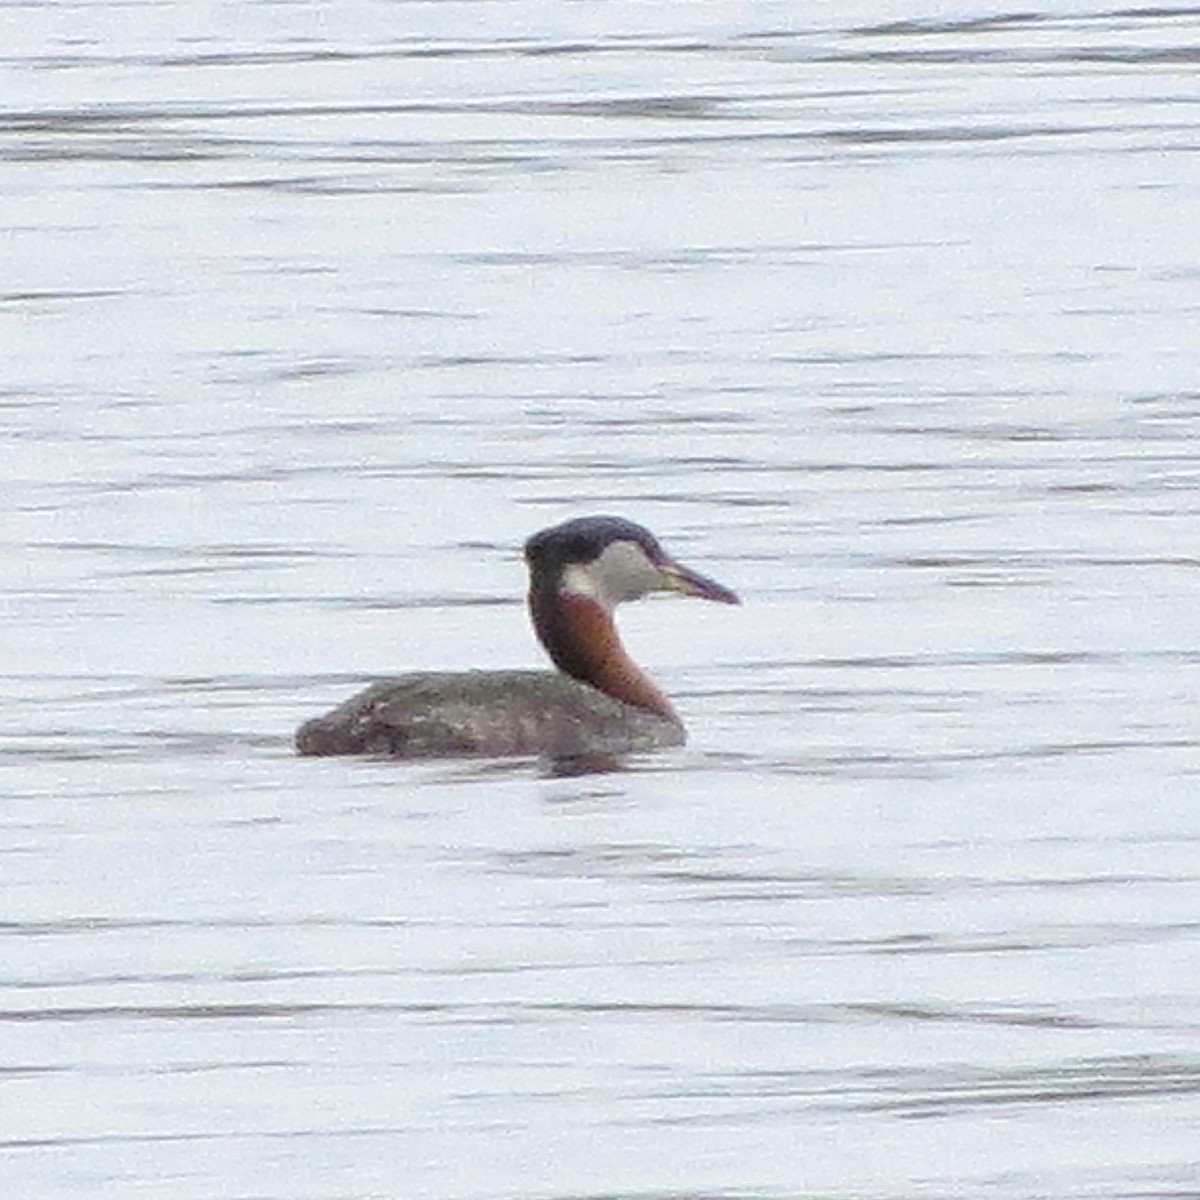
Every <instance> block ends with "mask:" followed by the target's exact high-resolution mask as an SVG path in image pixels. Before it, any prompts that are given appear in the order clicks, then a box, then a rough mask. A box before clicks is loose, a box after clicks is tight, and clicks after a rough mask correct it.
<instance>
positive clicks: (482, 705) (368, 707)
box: [296, 671, 685, 759]
mask: <svg viewBox="0 0 1200 1200" xmlns="http://www.w3.org/2000/svg"><path fill="white" fill-rule="evenodd" d="M684 739H685V734H684V730H683V725H682V724H681V723H680V722H679V721H678V720H671V719H669V718H667V717H664V716H659V715H658V714H657V713H653V712H649V711H647V710H646V709H643V708H635V707H633V706H632V705H629V704H624V703H622V702H621V701H620V700H615V699H613V698H612V697H611V696H606V695H605V694H604V693H603V692H599V691H597V690H596V689H595V688H593V687H589V686H588V685H587V684H585V683H580V682H578V681H577V680H574V679H570V678H568V677H567V676H565V675H559V674H555V673H553V672H550V671H467V672H463V673H454V672H431V673H424V674H415V675H401V676H398V677H397V678H395V679H384V680H381V681H379V682H378V683H373V684H372V685H371V686H370V687H368V688H367V689H366V690H365V691H362V692H359V694H358V695H357V696H353V697H351V698H350V699H349V700H347V701H346V702H345V703H344V704H341V705H339V706H338V707H337V708H335V709H334V710H333V711H332V712H329V713H326V714H325V715H324V716H322V717H316V718H314V719H313V720H311V721H306V722H305V723H304V724H303V725H301V726H300V729H299V731H298V732H297V734H296V748H297V750H299V752H300V753H301V754H310V755H331V754H377V755H385V756H390V757H392V758H450V757H460V756H461V757H468V756H483V757H488V758H501V757H509V756H514V755H520V756H534V755H536V756H542V757H547V758H552V759H568V758H579V757H586V756H591V755H619V754H631V753H640V752H642V751H646V750H658V749H662V748H663V747H667V746H679V745H682V744H683V742H684Z"/></svg>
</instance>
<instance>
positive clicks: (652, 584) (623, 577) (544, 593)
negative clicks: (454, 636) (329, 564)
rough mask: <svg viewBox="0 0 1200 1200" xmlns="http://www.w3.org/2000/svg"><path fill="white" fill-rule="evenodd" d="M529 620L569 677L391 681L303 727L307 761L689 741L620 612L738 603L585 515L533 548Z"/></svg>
mask: <svg viewBox="0 0 1200 1200" xmlns="http://www.w3.org/2000/svg"><path fill="white" fill-rule="evenodd" d="M525 562H526V564H527V565H528V567H529V613H530V617H531V618H532V620H533V628H534V631H535V632H536V634H537V637H538V640H539V641H540V642H541V643H542V646H543V647H544V648H545V650H546V652H547V653H548V654H549V655H550V658H551V660H552V661H553V662H554V665H555V666H556V667H558V669H559V671H561V672H563V673H562V674H554V673H552V672H550V671H467V672H461V673H450V672H435V673H426V674H420V675H402V676H400V677H398V678H396V679H387V680H382V681H381V682H379V683H376V684H373V685H372V686H371V687H369V688H367V689H366V691H364V692H360V693H359V694H358V695H357V696H354V697H352V698H351V699H350V700H348V701H346V702H345V703H344V704H342V705H340V706H339V707H338V708H335V709H334V710H333V711H332V712H330V713H327V714H326V715H325V716H323V717H317V718H315V719H313V720H311V721H307V722H305V724H303V725H301V726H300V729H299V730H298V732H297V734H296V749H297V750H298V751H299V752H300V753H301V754H312V755H329V754H383V755H391V756H392V757H395V758H457V757H461V756H468V755H482V756H487V757H492V758H498V757H503V756H509V755H541V756H544V757H548V758H552V759H571V758H582V757H587V756H613V755H620V754H627V753H631V752H636V751H642V750H654V749H658V748H660V747H664V746H678V745H682V743H683V741H684V739H685V736H686V735H685V733H684V728H683V722H682V721H680V719H679V716H678V715H677V714H676V712H675V709H674V708H673V707H672V705H671V702H670V701H669V700H668V699H667V698H666V696H665V695H663V693H662V692H661V691H660V690H659V689H658V688H657V687H656V686H655V685H654V683H652V682H651V681H650V679H649V678H648V677H647V675H646V674H645V673H644V672H643V671H642V670H641V668H640V667H638V666H637V665H636V664H635V663H634V661H633V660H632V659H631V658H630V657H629V655H628V654H627V653H626V652H625V648H624V647H623V646H622V645H621V642H620V639H619V638H618V637H617V630H616V626H615V625H614V624H613V610H614V609H615V608H616V606H617V605H618V604H621V603H622V602H623V601H626V600H637V599H639V598H640V597H642V596H644V595H646V594H647V593H648V592H662V591H667V592H682V593H683V594H684V595H686V596H699V597H700V598H701V599H703V600H716V601H719V602H720V603H722V604H738V603H740V601H739V600H738V598H737V596H736V595H734V593H733V592H731V591H730V590H729V589H728V588H725V587H722V586H721V585H720V584H719V583H716V582H715V581H714V580H712V579H708V578H706V577H705V576H703V575H700V574H698V573H697V572H695V571H692V570H689V569H688V568H687V567H684V566H681V565H680V564H679V563H677V562H675V561H674V560H673V559H671V558H670V557H668V555H667V554H666V552H665V551H664V550H663V548H662V547H661V546H660V545H659V544H658V540H657V539H656V538H655V537H654V535H653V534H652V533H650V532H649V530H647V529H643V528H642V527H641V526H640V525H635V524H634V523H633V522H632V521H626V520H624V519H623V518H621V517H578V518H576V519H575V520H572V521H566V522H564V523H563V524H562V525H555V526H554V527H553V528H552V529H543V530H542V531H541V532H540V533H535V534H534V535H533V536H532V537H531V538H530V539H529V541H527V542H526V543H525Z"/></svg>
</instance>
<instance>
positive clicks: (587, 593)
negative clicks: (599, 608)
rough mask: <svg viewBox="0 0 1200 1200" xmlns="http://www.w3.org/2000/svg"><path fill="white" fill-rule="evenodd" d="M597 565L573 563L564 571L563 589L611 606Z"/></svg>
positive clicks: (607, 606) (606, 606)
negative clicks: (604, 593)
mask: <svg viewBox="0 0 1200 1200" xmlns="http://www.w3.org/2000/svg"><path fill="white" fill-rule="evenodd" d="M595 566H596V564H595V563H571V565H570V566H569V567H567V568H566V570H564V571H563V573H562V590H563V591H564V592H570V593H571V594H572V595H573V596H584V597H586V598H587V599H588V600H595V601H596V603H597V604H602V605H604V607H605V608H611V607H612V605H611V603H609V601H608V599H607V598H606V597H605V596H604V595H603V593H602V590H601V588H600V580H599V579H597V578H596V571H595Z"/></svg>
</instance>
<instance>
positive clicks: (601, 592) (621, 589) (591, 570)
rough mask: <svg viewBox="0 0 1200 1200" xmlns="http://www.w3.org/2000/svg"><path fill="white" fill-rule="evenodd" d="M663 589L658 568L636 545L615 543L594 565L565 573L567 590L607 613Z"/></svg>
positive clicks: (574, 565) (581, 565)
mask: <svg viewBox="0 0 1200 1200" xmlns="http://www.w3.org/2000/svg"><path fill="white" fill-rule="evenodd" d="M658 586H659V572H658V568H657V567H656V566H655V565H654V564H653V563H652V562H651V561H650V559H649V558H647V557H646V552H645V551H644V550H643V549H642V548H641V546H639V545H638V544H637V543H636V542H612V543H610V544H609V545H608V546H606V547H605V548H604V552H603V553H602V554H601V555H600V557H599V558H597V559H596V560H595V561H594V562H590V563H572V564H571V565H570V566H568V567H567V568H566V570H565V571H564V572H563V587H564V588H565V589H566V590H567V591H569V592H573V593H574V594H575V595H577V596H586V597H587V598H588V599H589V600H595V601H596V603H597V604H602V605H603V606H604V607H605V608H607V609H612V608H615V607H616V606H617V605H618V604H620V603H621V602H622V601H624V600H636V599H637V598H638V597H639V596H644V595H645V594H646V593H647V592H650V591H653V590H654V589H655V588H656V587H658Z"/></svg>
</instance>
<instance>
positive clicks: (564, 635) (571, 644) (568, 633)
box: [529, 584, 679, 721]
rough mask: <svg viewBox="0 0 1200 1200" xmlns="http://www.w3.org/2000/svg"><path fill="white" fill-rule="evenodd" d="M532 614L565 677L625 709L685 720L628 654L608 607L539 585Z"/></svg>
mask: <svg viewBox="0 0 1200 1200" xmlns="http://www.w3.org/2000/svg"><path fill="white" fill-rule="evenodd" d="M529 611H530V615H531V616H532V618H533V627H534V630H535V631H536V633H537V636H538V640H539V641H540V642H541V643H542V645H543V646H544V647H545V649H546V653H547V654H549V655H550V657H551V659H552V660H553V661H554V665H555V666H556V667H558V669H559V670H560V671H563V672H565V673H566V674H568V675H570V676H572V677H573V678H575V679H578V680H580V681H581V682H583V683H586V684H589V685H590V686H592V687H594V688H596V689H597V690H598V691H601V692H604V693H605V694H606V695H608V696H612V697H613V699H614V700H620V701H621V702H622V703H623V704H631V705H633V707H634V708H644V709H647V710H648V711H649V712H652V713H657V714H658V715H659V716H660V717H665V718H666V719H667V720H668V721H678V720H679V717H678V716H677V715H676V712H675V709H674V708H673V707H672V705H671V702H670V700H668V699H667V698H666V696H665V695H663V693H662V692H661V691H660V690H659V688H658V687H657V686H656V685H655V684H654V683H653V682H652V680H651V679H650V677H649V676H648V675H647V674H646V673H645V672H644V671H643V670H642V669H641V667H639V666H638V665H637V663H635V662H634V661H633V659H631V658H630V657H629V655H628V654H627V653H626V651H625V647H624V646H622V645H621V639H620V638H619V637H618V636H617V627H616V626H615V625H614V624H613V619H612V614H611V613H610V612H609V611H608V609H606V608H605V607H604V605H602V604H600V603H599V602H598V601H596V600H593V599H591V598H590V597H588V596H581V595H577V594H575V593H573V592H568V591H563V590H562V589H561V588H559V587H557V586H554V585H553V584H541V585H536V584H535V585H534V586H533V587H532V588H531V589H530V592H529Z"/></svg>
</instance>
